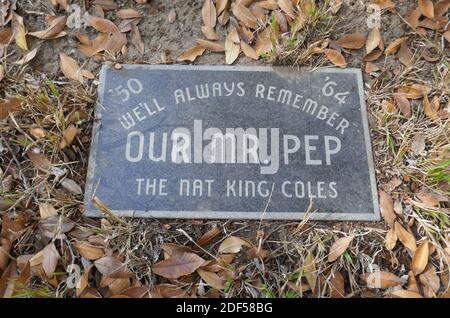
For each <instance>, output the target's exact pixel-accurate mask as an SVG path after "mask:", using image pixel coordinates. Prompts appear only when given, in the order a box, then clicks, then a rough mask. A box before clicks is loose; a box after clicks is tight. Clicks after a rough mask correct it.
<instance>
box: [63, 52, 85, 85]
mask: <svg viewBox="0 0 450 318" xmlns="http://www.w3.org/2000/svg"><path fill="white" fill-rule="evenodd" d="M59 58H60V61H59V66H60V68H61V72H63V74H64V75H65V76H66V77H67V78H69V79H73V80H76V81H79V82H80V83H83V82H84V80H83V75H82V74H81V69H80V66H79V65H78V62H77V61H75V60H74V59H73V58H71V57H70V56H68V55H66V54H64V53H59Z"/></svg>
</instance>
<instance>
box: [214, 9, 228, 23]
mask: <svg viewBox="0 0 450 318" xmlns="http://www.w3.org/2000/svg"><path fill="white" fill-rule="evenodd" d="M229 20H230V13H229V11H228V10H225V11H224V12H222V13H221V14H220V15H219V16H218V17H217V22H219V24H220V25H225V24H227V23H228V21H229Z"/></svg>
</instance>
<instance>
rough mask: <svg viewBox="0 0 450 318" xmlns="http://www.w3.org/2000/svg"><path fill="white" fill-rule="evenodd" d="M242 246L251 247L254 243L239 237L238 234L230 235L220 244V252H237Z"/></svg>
mask: <svg viewBox="0 0 450 318" xmlns="http://www.w3.org/2000/svg"><path fill="white" fill-rule="evenodd" d="M242 246H246V247H251V246H252V245H251V244H250V243H249V242H247V241H246V240H244V239H242V238H240V237H237V236H229V237H227V238H226V239H225V240H223V242H222V243H221V244H220V246H219V253H221V254H229V253H232V254H235V253H239V251H240V250H241V249H242Z"/></svg>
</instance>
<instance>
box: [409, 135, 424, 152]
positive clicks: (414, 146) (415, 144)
mask: <svg viewBox="0 0 450 318" xmlns="http://www.w3.org/2000/svg"><path fill="white" fill-rule="evenodd" d="M410 149H411V151H412V152H414V154H416V155H420V154H422V153H423V152H424V150H425V135H424V134H422V133H418V134H416V135H414V136H413V137H412V139H411V146H410Z"/></svg>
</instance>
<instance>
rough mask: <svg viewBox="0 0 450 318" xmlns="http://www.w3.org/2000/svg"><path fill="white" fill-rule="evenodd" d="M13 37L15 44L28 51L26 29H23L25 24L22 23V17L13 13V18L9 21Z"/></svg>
mask: <svg viewBox="0 0 450 318" xmlns="http://www.w3.org/2000/svg"><path fill="white" fill-rule="evenodd" d="M11 26H12V30H13V37H14V40H15V42H16V45H17V46H18V47H19V48H21V49H22V50H24V51H28V45H27V39H26V34H27V30H26V29H25V25H24V23H23V18H22V17H21V16H19V15H17V14H15V13H14V15H13V19H12V22H11Z"/></svg>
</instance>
